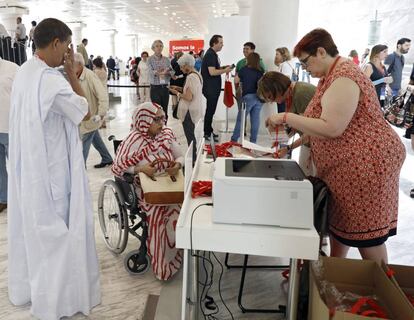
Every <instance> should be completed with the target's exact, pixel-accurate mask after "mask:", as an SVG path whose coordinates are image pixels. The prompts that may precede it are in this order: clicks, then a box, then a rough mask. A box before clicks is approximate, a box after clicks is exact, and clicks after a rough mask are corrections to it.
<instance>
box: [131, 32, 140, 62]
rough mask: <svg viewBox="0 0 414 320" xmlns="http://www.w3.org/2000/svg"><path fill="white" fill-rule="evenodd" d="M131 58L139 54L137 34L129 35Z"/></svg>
mask: <svg viewBox="0 0 414 320" xmlns="http://www.w3.org/2000/svg"><path fill="white" fill-rule="evenodd" d="M130 41H131V56H136V57H137V56H138V55H139V52H138V35H137V34H132V35H131V39H130Z"/></svg>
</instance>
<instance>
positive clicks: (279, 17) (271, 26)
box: [250, 0, 299, 70]
mask: <svg viewBox="0 0 414 320" xmlns="http://www.w3.org/2000/svg"><path fill="white" fill-rule="evenodd" d="M298 15H299V0H289V1H282V0H255V1H254V6H252V8H251V14H250V38H251V41H253V42H254V43H255V44H256V51H257V52H258V53H259V54H260V56H261V57H262V58H263V61H264V63H265V65H266V67H267V69H268V70H272V69H273V66H274V65H273V60H274V56H275V49H276V48H278V47H287V48H289V50H290V51H293V47H294V45H295V44H296V43H297V40H298Z"/></svg>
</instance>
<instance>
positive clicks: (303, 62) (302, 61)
mask: <svg viewBox="0 0 414 320" xmlns="http://www.w3.org/2000/svg"><path fill="white" fill-rule="evenodd" d="M311 55H312V54H309V55H308V56H307V57H306V58H305V59H302V60H299V62H300V65H301V66H302V68H307V67H308V60H309V58H310V57H311Z"/></svg>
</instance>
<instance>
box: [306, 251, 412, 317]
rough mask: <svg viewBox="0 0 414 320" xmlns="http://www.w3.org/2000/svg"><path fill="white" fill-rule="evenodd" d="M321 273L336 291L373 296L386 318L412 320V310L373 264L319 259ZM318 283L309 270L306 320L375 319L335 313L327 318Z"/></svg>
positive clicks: (336, 259) (313, 273) (378, 267)
mask: <svg viewBox="0 0 414 320" xmlns="http://www.w3.org/2000/svg"><path fill="white" fill-rule="evenodd" d="M320 259H321V260H322V262H323V267H324V271H323V274H322V278H323V279H324V280H327V281H329V282H330V283H333V284H335V286H336V287H337V288H338V290H339V291H341V292H344V291H350V292H353V293H356V294H359V295H375V296H377V297H378V298H379V303H380V305H381V306H382V307H383V308H384V309H385V311H386V312H387V315H388V319H392V320H413V319H414V310H413V309H412V307H411V306H410V304H409V302H408V300H407V299H406V298H405V297H404V296H403V293H402V292H401V290H399V289H398V288H397V287H396V286H395V285H394V284H393V283H392V282H391V280H390V279H389V278H388V277H387V276H386V274H385V273H384V271H383V270H382V269H381V267H380V266H379V265H378V264H377V263H376V262H374V261H368V260H351V259H339V258H328V257H321V258H320ZM320 288H321V287H320V282H319V280H317V277H316V276H315V270H314V266H313V265H312V267H311V268H310V292H309V316H308V320H330V319H332V320H351V319H359V320H362V319H366V320H368V319H370V320H373V319H377V320H380V318H372V317H365V316H361V315H355V314H352V313H348V312H343V311H336V312H335V314H334V315H333V316H331V317H330V315H329V309H328V306H327V305H326V303H325V301H323V299H322V297H321V295H320Z"/></svg>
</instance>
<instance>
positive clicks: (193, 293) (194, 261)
mask: <svg viewBox="0 0 414 320" xmlns="http://www.w3.org/2000/svg"><path fill="white" fill-rule="evenodd" d="M191 253H192V252H191V251H190V250H189V252H188V255H189V259H190V265H189V270H190V273H189V277H188V281H189V283H188V288H189V299H188V300H189V301H188V304H189V317H188V319H190V320H198V258H197V257H193V256H192V255H191ZM195 254H196V255H198V254H199V252H198V251H195Z"/></svg>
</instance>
